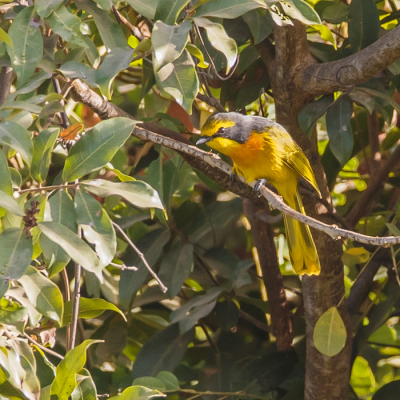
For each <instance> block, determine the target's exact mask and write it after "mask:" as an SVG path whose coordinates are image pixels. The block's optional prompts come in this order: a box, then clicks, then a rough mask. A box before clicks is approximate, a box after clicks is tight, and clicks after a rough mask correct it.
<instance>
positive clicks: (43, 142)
mask: <svg viewBox="0 0 400 400" xmlns="http://www.w3.org/2000/svg"><path fill="white" fill-rule="evenodd" d="M59 133H60V129H59V128H49V129H46V130H44V131H42V132H40V133H39V135H37V136H36V137H35V138H34V140H33V157H32V164H31V174H32V177H33V179H35V181H36V182H38V183H42V182H43V181H44V180H45V179H46V177H47V173H48V172H49V167H50V158H51V152H52V150H53V147H54V144H55V142H56V140H57V137H58V134H59Z"/></svg>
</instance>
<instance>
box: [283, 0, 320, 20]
mask: <svg viewBox="0 0 400 400" xmlns="http://www.w3.org/2000/svg"><path fill="white" fill-rule="evenodd" d="M280 4H281V6H282V10H283V12H284V13H285V14H286V15H288V16H289V17H291V18H293V19H297V20H299V21H301V22H303V23H304V24H306V25H316V24H317V25H320V24H321V20H320V18H319V16H318V14H317V13H316V12H315V11H314V9H313V8H312V7H311V6H310V5H308V4H307V3H306V2H305V1H303V0H285V1H281V2H280Z"/></svg>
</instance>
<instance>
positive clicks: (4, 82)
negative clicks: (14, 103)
mask: <svg viewBox="0 0 400 400" xmlns="http://www.w3.org/2000/svg"><path fill="white" fill-rule="evenodd" d="M12 80H13V70H12V68H11V67H3V68H2V69H1V73H0V106H1V105H3V104H4V103H5V102H6V99H7V96H8V95H9V93H10V88H11V83H12Z"/></svg>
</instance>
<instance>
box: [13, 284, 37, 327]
mask: <svg viewBox="0 0 400 400" xmlns="http://www.w3.org/2000/svg"><path fill="white" fill-rule="evenodd" d="M7 296H10V297H12V298H13V299H15V300H17V301H18V303H20V304H21V305H22V307H25V308H26V309H27V311H28V316H29V320H30V323H31V325H32V326H35V325H36V324H37V323H38V322H39V320H40V318H42V314H40V313H39V312H38V311H37V310H36V308H35V307H34V306H33V305H32V303H31V302H30V301H29V299H28V298H27V297H26V296H25V291H24V289H22V287H18V286H13V287H12V288H10V289H9V290H8V291H7Z"/></svg>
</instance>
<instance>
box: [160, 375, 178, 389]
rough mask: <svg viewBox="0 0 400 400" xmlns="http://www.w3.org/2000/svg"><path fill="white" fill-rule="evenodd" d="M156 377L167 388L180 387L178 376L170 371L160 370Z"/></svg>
mask: <svg viewBox="0 0 400 400" xmlns="http://www.w3.org/2000/svg"><path fill="white" fill-rule="evenodd" d="M156 378H157V379H158V380H160V381H161V382H162V383H163V384H164V386H165V387H166V389H167V390H178V389H179V387H180V386H179V381H178V378H177V377H176V376H175V375H174V374H173V373H171V372H168V371H161V372H159V373H158V374H157V376H156Z"/></svg>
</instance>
